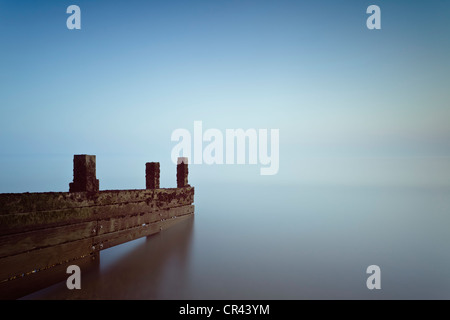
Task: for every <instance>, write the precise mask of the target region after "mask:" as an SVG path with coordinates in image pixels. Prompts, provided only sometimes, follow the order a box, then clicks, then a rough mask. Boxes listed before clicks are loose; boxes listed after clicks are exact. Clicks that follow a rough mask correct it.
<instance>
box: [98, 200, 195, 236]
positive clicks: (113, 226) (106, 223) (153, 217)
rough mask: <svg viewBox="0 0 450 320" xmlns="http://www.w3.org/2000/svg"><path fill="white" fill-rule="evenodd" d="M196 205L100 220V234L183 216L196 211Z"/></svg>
mask: <svg viewBox="0 0 450 320" xmlns="http://www.w3.org/2000/svg"><path fill="white" fill-rule="evenodd" d="M194 208H195V206H194V205H184V206H180V207H175V208H167V209H162V210H157V211H153V212H147V213H142V214H137V215H130V216H126V217H118V218H110V219H104V220H99V221H98V234H99V235H101V234H105V233H109V232H114V231H118V230H123V229H127V228H132V227H136V226H141V225H143V224H149V223H152V222H156V221H160V220H164V219H169V218H172V217H174V216H182V215H185V214H190V213H194Z"/></svg>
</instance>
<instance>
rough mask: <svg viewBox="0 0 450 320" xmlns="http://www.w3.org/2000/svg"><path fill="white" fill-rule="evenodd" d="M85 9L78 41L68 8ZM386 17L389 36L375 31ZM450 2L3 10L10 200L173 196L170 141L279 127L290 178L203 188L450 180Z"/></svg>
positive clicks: (2, 135)
mask: <svg viewBox="0 0 450 320" xmlns="http://www.w3.org/2000/svg"><path fill="white" fill-rule="evenodd" d="M71 4H76V5H78V6H80V8H81V30H68V29H67V28H66V19H67V17H68V16H69V15H68V14H66V8H67V7H68V6H69V5H71ZM371 4H376V5H379V6H380V8H381V12H382V29H381V30H372V31H371V30H368V29H367V28H366V19H367V17H368V15H367V14H366V8H367V7H368V6H369V5H371ZM449 15H450V3H449V2H448V1H382V0H378V1H356V0H355V1H284V0H278V1H264V0H260V1H249V0H242V1H232V0H227V1H225V0H220V1H211V0H209V1H200V0H187V1H186V0H185V1H175V0H174V1H92V0H90V1H21V0H19V1H0V43H1V50H0V57H1V59H0V70H1V71H0V88H1V89H0V112H1V117H0V141H1V144H0V145H1V150H0V165H1V170H0V192H25V191H65V190H67V189H68V183H69V182H70V181H72V156H73V154H79V153H87V154H95V155H97V177H98V178H99V179H100V187H101V189H123V188H143V187H145V180H144V168H145V162H147V161H160V162H161V184H162V186H163V187H170V186H174V184H175V168H174V165H173V164H172V163H171V161H170V151H171V149H172V147H173V146H174V143H173V142H171V141H170V136H171V133H172V131H173V130H175V129H177V128H186V129H188V130H193V122H194V121H195V120H201V121H203V126H204V128H205V129H207V128H217V129H220V130H223V132H225V129H227V128H243V129H248V128H268V129H271V128H276V129H279V130H280V171H279V174H278V175H276V176H270V177H261V176H260V175H259V166H249V165H246V166H225V165H222V166H217V165H216V166H206V165H201V166H191V167H192V168H191V181H192V182H193V184H200V185H208V183H217V182H219V181H224V182H231V183H233V182H234V181H241V182H249V183H250V182H251V183H267V184H274V185H275V184H279V183H285V184H286V183H287V184H296V183H336V184H371V183H378V184H386V183H388V184H414V185H418V184H419V185H421V184H425V185H433V184H437V185H448V184H449V182H448V181H450V160H449V157H450V107H449V105H448V104H449V101H450V90H449V89H450V88H449V81H448V74H450V63H449V60H448V57H450V40H449V39H450V37H449V31H450V26H449V24H448V17H449Z"/></svg>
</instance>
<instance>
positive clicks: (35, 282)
mask: <svg viewBox="0 0 450 320" xmlns="http://www.w3.org/2000/svg"><path fill="white" fill-rule="evenodd" d="M99 262H100V259H99V254H98V253H94V254H92V255H89V256H86V257H84V258H80V259H77V260H73V261H70V262H66V263H62V264H59V265H56V266H54V267H53V268H49V269H45V270H41V271H39V272H36V273H32V274H29V275H26V276H24V277H17V278H16V279H13V280H9V281H3V282H0V299H1V300H6V299H18V298H21V297H23V296H25V295H28V294H30V293H33V292H36V291H38V290H41V289H44V288H47V287H48V286H51V285H53V284H56V283H58V282H60V281H63V280H65V279H67V278H68V277H69V274H67V273H66V270H67V267H68V266H70V265H72V264H76V265H77V266H79V267H80V269H81V274H83V273H84V272H85V271H87V270H90V269H92V268H95V267H98V265H99Z"/></svg>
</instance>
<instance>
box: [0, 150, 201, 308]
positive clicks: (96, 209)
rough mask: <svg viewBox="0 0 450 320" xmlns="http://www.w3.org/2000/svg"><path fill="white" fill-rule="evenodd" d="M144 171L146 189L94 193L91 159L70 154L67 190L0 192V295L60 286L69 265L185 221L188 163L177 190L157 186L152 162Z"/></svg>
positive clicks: (190, 194) (189, 202)
mask: <svg viewBox="0 0 450 320" xmlns="http://www.w3.org/2000/svg"><path fill="white" fill-rule="evenodd" d="M145 167H146V189H141V190H106V191H100V190H99V181H98V180H97V178H96V159H95V156H90V155H75V156H74V179H73V182H72V183H70V188H69V192H44V193H11V194H0V298H2V299H15V298H19V297H21V296H24V295H26V294H28V293H31V292H34V291H36V290H40V289H42V288H45V287H47V286H49V285H51V284H53V283H56V282H59V281H62V280H64V279H66V278H67V277H68V274H66V268H67V266H69V265H71V264H76V265H78V266H79V267H80V268H81V269H83V267H84V266H86V267H87V266H88V265H92V264H96V263H97V264H98V261H99V252H100V251H101V250H104V249H107V248H110V247H113V246H116V245H118V244H121V243H124V242H128V241H131V240H135V239H138V238H141V237H144V236H149V235H152V234H154V233H157V232H160V231H161V230H163V229H165V228H168V227H170V226H171V225H173V224H174V223H177V222H179V221H182V220H184V219H188V218H190V217H192V216H193V214H194V205H193V202H194V188H193V187H191V186H190V185H189V184H188V164H187V159H186V158H179V161H178V165H177V188H165V189H163V188H160V186H159V174H160V170H159V163H157V162H151V163H147V164H146V166H145Z"/></svg>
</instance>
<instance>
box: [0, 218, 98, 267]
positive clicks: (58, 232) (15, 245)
mask: <svg viewBox="0 0 450 320" xmlns="http://www.w3.org/2000/svg"><path fill="white" fill-rule="evenodd" d="M96 234H97V221H90V222H84V223H77V224H72V225H68V226H63V227H55V228H47V229H41V230H36V231H30V232H24V233H18V234H13V235H7V236H3V237H0V258H2V257H6V256H11V255H16V254H19V253H22V252H26V251H32V250H35V249H39V248H45V247H49V246H55V245H58V244H62V243H65V242H70V241H75V240H80V239H84V238H88V237H93V236H95V235H96Z"/></svg>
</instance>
